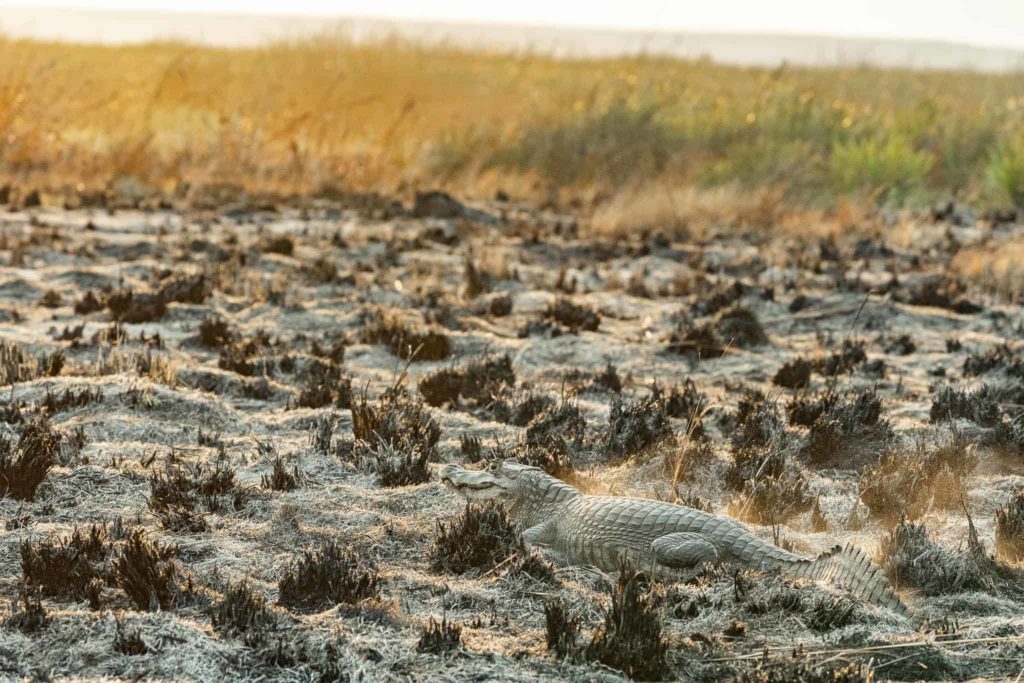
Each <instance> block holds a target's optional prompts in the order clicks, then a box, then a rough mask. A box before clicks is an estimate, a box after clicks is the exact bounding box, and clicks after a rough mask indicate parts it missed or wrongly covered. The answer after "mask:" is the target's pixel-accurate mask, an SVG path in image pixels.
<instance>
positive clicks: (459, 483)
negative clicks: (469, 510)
mask: <svg viewBox="0 0 1024 683" xmlns="http://www.w3.org/2000/svg"><path fill="white" fill-rule="evenodd" d="M440 478H441V483H442V484H444V485H445V486H447V487H448V488H450V489H455V490H456V491H457V492H459V493H461V494H463V495H466V496H469V495H473V494H479V493H480V492H483V491H487V490H488V489H492V488H495V487H496V486H497V482H496V481H495V478H494V475H493V474H491V473H490V472H486V471H479V472H478V471H473V470H464V469H462V468H461V467H459V466H458V465H445V466H444V467H442V468H441V472H440Z"/></svg>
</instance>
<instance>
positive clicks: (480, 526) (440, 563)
mask: <svg viewBox="0 0 1024 683" xmlns="http://www.w3.org/2000/svg"><path fill="white" fill-rule="evenodd" d="M519 549H520V544H519V534H518V532H517V531H516V529H515V527H514V526H513V524H512V522H511V521H510V520H509V518H508V513H506V512H505V508H504V507H502V506H500V505H497V504H494V503H488V504H486V505H483V506H476V505H469V504H467V505H466V508H465V510H464V511H463V513H462V514H461V515H460V516H458V517H456V518H454V519H451V520H449V521H448V522H447V523H446V522H444V521H442V520H440V519H439V520H437V530H436V531H435V533H434V543H433V545H432V546H431V548H430V566H431V567H432V568H433V569H434V570H435V571H443V572H450V573H452V574H466V573H468V572H471V571H476V572H477V573H482V572H486V571H489V570H491V569H493V568H494V567H496V566H498V565H499V564H501V563H502V562H504V561H506V560H507V559H509V558H510V557H512V555H514V554H515V553H516V552H517V551H518V550H519Z"/></svg>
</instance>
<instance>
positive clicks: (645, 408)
mask: <svg viewBox="0 0 1024 683" xmlns="http://www.w3.org/2000/svg"><path fill="white" fill-rule="evenodd" d="M418 209H419V210H417V211H410V210H407V209H403V208H402V207H401V205H398V204H395V203H393V202H389V201H383V200H371V201H363V202H353V201H351V200H349V201H340V202H339V201H335V202H328V201H323V202H316V201H314V202H307V203H306V205H305V206H301V207H300V206H293V207H289V206H288V205H287V204H285V203H282V204H279V205H270V206H265V207H263V209H262V210H259V209H255V208H243V209H238V208H237V207H235V208H225V209H221V210H214V211H205V212H200V211H195V212H191V211H176V210H170V209H165V210H152V211H139V210H117V211H105V210H93V211H86V210H72V211H61V210H56V209H45V208H34V209H29V210H19V211H14V210H12V211H10V212H7V213H4V214H2V215H0V264H2V266H0V337H2V340H3V342H2V344H3V345H2V348H0V385H3V394H4V395H3V397H2V400H0V421H2V422H3V424H2V425H0V431H2V432H3V434H4V439H5V440H4V441H3V442H2V443H0V452H2V453H3V454H4V455H3V458H2V460H0V475H2V477H3V480H2V483H0V486H2V488H0V491H2V492H3V493H4V497H2V498H0V516H2V518H3V521H4V531H3V532H2V541H0V596H2V598H3V604H4V607H3V610H4V611H3V613H2V614H0V619H2V620H3V621H2V624H3V625H2V627H0V672H2V675H3V676H6V677H36V678H41V679H44V678H47V677H51V678H57V677H75V678H82V679H97V678H104V677H106V678H112V679H131V680H138V679H164V680H253V681H255V680H294V681H305V680H325V681H331V680H366V681H378V680H380V681H386V680H429V681H438V680H453V681H454V680H488V681H491V680H495V681H498V680H507V681H513V680H580V681H582V680H588V681H589V680H620V679H621V678H623V677H624V675H625V674H624V673H623V671H625V672H626V673H628V674H631V675H632V676H633V677H635V678H662V679H683V680H718V679H729V678H733V677H736V678H739V679H740V680H865V679H867V677H868V676H873V677H874V678H875V679H889V678H891V679H898V680H918V679H928V680H945V679H966V678H1003V677H1006V678H1013V677H1015V676H1018V675H1019V674H1020V672H1021V670H1022V669H1024V640H1022V637H1024V616H1022V615H1024V579H1022V574H1021V566H1020V561H1021V559H1022V558H1024V494H1021V493H1020V492H1021V491H1022V489H1024V476H1022V475H1024V422H1022V418H1021V417H1020V416H1021V414H1022V411H1024V353H1022V351H1021V345H1020V344H1019V342H1018V340H1019V338H1020V335H1021V329H1022V328H1021V324H1022V322H1024V316H1022V315H1021V313H1020V309H1019V306H1015V305H1010V304H1009V303H1007V302H1006V301H1005V300H1000V299H998V298H996V297H995V296H994V295H992V294H988V293H986V291H985V290H984V289H982V288H981V287H980V286H979V285H978V283H977V282H963V281H958V280H957V279H956V278H955V277H954V276H952V275H951V274H950V270H949V264H950V261H951V259H952V257H953V255H954V254H955V253H957V252H958V251H960V250H962V249H965V248H971V247H977V248H984V247H985V246H986V245H991V244H996V243H998V241H1000V240H1007V239H1012V238H1014V236H1015V235H1017V233H1024V226H1021V225H1017V224H993V223H992V222H989V221H982V220H978V221H967V222H966V224H964V223H965V222H964V221H960V223H961V225H957V224H955V223H954V222H951V220H950V217H949V216H944V215H935V216H902V217H898V219H896V220H894V221H892V222H890V223H889V224H885V225H883V228H882V229H881V230H879V231H874V233H873V232H872V231H870V230H851V231H849V232H844V233H842V234H840V235H836V236H832V237H820V236H803V237H801V236H799V235H797V234H796V233H795V231H792V230H790V231H788V232H765V231H755V230H750V231H742V230H728V231H723V232H722V233H720V234H710V235H704V236H700V237H694V238H692V239H687V240H683V239H679V238H669V237H666V236H663V235H651V234H642V231H638V234H637V235H635V236H634V237H632V238H630V239H626V240H619V241H617V242H611V241H601V240H598V239H595V238H591V237H587V236H586V235H585V234H584V233H585V231H584V229H583V228H582V227H580V226H579V225H577V222H576V221H575V219H574V218H573V217H572V216H570V215H556V214H553V213H548V212H543V211H538V210H533V209H529V208H527V207H522V206H517V205H516V204H514V203H512V202H495V203H494V204H493V205H489V206H485V207H481V209H480V210H477V209H473V210H470V209H467V208H466V207H462V206H460V205H457V204H454V203H450V202H447V201H445V199H444V198H442V197H434V198H432V200H431V199H430V198H427V200H425V201H421V202H420V206H419V207H418ZM417 214H418V215H417ZM445 215H447V217H438V216H445ZM893 235H898V239H897V238H895V237H893ZM513 456H514V457H518V458H519V459H520V460H521V461H527V462H530V463H532V464H536V465H539V466H541V467H544V468H545V469H548V470H549V471H551V472H552V473H555V474H557V475H558V476H560V477H563V478H566V479H569V480H571V481H572V482H573V483H575V484H576V485H578V486H579V487H581V488H583V489H584V490H586V491H589V492H593V493H615V494H627V495H633V496H641V497H659V498H661V499H664V500H676V501H679V502H683V503H684V504H689V505H696V506H701V507H704V508H705V509H709V510H712V511H714V512H715V513H716V514H722V515H729V516H733V517H736V518H738V519H741V520H743V521H744V522H746V523H748V524H750V525H751V526H752V528H754V529H755V530H756V532H757V533H759V534H761V535H762V536H763V537H765V538H768V539H772V540H773V541H774V542H776V543H779V544H781V545H784V546H785V547H787V548H790V549H792V550H793V551H794V552H797V553H800V554H803V555H807V556H814V555H816V554H818V553H820V552H822V551H824V550H827V549H828V548H830V547H832V546H833V545H835V544H837V543H846V542H852V543H855V544H857V545H860V546H861V547H863V548H864V549H865V550H867V551H868V552H869V553H871V554H873V556H874V557H876V559H877V560H878V561H879V563H880V564H882V566H883V567H884V568H885V570H886V572H887V574H888V575H889V577H890V579H891V580H892V581H893V583H894V584H896V585H897V586H898V588H899V590H900V593H901V595H902V596H903V598H904V600H905V602H906V603H907V604H908V605H909V606H910V607H911V614H910V616H901V615H898V614H895V613H893V612H890V611H888V610H885V609H881V608H879V607H876V606H873V605H870V604H865V603H863V602H861V601H858V600H856V599H854V598H852V597H850V596H849V595H848V594H847V593H846V592H845V591H843V590H842V589H841V588H839V587H835V586H825V585H815V584H807V583H800V582H793V581H790V580H787V579H786V578H785V577H781V576H777V575H770V574H766V575H759V574H755V573H749V572H747V573H743V574H735V573H733V572H732V571H730V570H729V569H728V568H710V567H709V568H707V570H706V571H705V572H704V575H703V576H702V577H701V578H700V579H698V580H696V581H695V582H693V583H692V584H688V585H677V586H660V585H649V584H647V583H645V582H644V581H643V580H642V579H639V578H637V579H634V580H633V581H632V582H630V583H628V584H627V583H621V582H620V581H619V580H618V578H617V577H615V576H608V575H605V574H602V573H601V572H599V571H596V570H593V569H589V568H585V567H557V566H552V565H551V564H550V563H548V561H547V560H546V559H545V558H543V557H541V556H537V555H533V554H531V553H530V552H529V551H528V550H526V549H523V548H522V547H520V546H519V545H518V544H517V542H516V540H515V533H514V530H511V529H510V528H509V527H508V524H507V520H506V518H505V517H504V515H503V514H502V512H501V511H500V510H492V509H485V510H477V509H472V510H468V511H467V510H466V508H465V506H464V502H463V501H462V500H461V499H459V498H458V497H457V496H456V495H455V494H454V493H452V492H450V491H448V490H446V489H445V488H443V487H442V486H441V485H440V484H439V483H438V481H437V477H436V470H437V468H438V467H439V466H440V464H441V463H446V462H458V463H463V464H465V463H481V465H480V466H483V463H485V462H486V461H487V460H489V459H495V458H505V457H513ZM1015 496H1017V497H1016V498H1015ZM76 531H77V535H75V532H76ZM577 631H578V633H577Z"/></svg>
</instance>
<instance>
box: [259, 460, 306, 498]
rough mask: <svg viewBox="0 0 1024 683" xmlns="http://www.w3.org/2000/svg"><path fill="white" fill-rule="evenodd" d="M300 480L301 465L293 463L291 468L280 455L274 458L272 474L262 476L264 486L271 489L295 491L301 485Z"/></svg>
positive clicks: (261, 481)
mask: <svg viewBox="0 0 1024 683" xmlns="http://www.w3.org/2000/svg"><path fill="white" fill-rule="evenodd" d="M300 481H302V473H301V472H299V466H298V465H292V469H291V470H289V469H288V467H287V466H286V465H285V464H284V460H282V459H281V458H280V456H279V457H277V458H274V465H273V468H272V469H271V471H270V474H264V475H263V476H262V477H261V478H260V483H261V484H262V485H263V488H265V489H269V490H271V491H293V490H295V489H297V488H298V487H299V482H300Z"/></svg>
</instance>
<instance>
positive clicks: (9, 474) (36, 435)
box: [0, 416, 61, 500]
mask: <svg viewBox="0 0 1024 683" xmlns="http://www.w3.org/2000/svg"><path fill="white" fill-rule="evenodd" d="M60 444H61V438H60V434H59V433H58V432H57V431H56V430H55V429H54V428H53V425H51V424H50V421H49V419H48V418H46V416H40V417H37V418H34V419H33V420H32V421H31V422H29V423H28V424H27V425H25V428H24V429H23V430H22V432H21V435H20V436H19V437H18V442H17V443H16V444H14V445H11V442H10V441H8V440H7V439H5V438H3V437H0V496H10V497H11V498H17V499H18V500H32V499H33V498H35V495H36V489H37V488H39V485H40V484H41V483H42V482H43V479H45V478H46V475H47V474H48V473H49V471H50V469H51V468H53V466H54V465H56V464H57V462H58V457H59V452H60Z"/></svg>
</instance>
